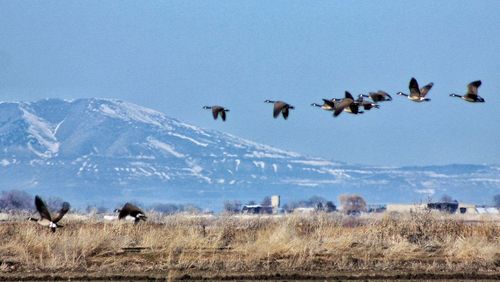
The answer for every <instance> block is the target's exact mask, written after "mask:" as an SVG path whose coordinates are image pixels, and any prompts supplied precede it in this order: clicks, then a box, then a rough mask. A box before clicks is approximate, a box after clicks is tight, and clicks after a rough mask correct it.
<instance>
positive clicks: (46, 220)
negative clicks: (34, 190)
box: [28, 195, 70, 232]
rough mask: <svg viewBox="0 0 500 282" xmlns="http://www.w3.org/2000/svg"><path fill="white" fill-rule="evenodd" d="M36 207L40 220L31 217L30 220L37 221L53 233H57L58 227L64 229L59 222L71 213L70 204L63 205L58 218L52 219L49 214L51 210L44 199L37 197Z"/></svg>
mask: <svg viewBox="0 0 500 282" xmlns="http://www.w3.org/2000/svg"><path fill="white" fill-rule="evenodd" d="M35 206H36V210H37V211H38V213H39V214H40V218H39V219H36V218H32V217H29V218H28V220H31V221H36V222H37V223H38V224H40V225H42V226H47V227H49V228H50V230H51V231H52V232H56V228H58V227H63V226H62V225H59V224H58V222H59V221H60V220H61V219H62V218H63V216H64V215H65V214H66V213H67V212H68V211H69V208H70V205H69V203H68V202H64V203H62V207H61V210H59V213H58V214H57V216H55V217H52V215H51V214H50V212H49V209H48V208H47V205H45V203H44V202H43V200H42V198H40V197H39V196H38V195H37V196H35Z"/></svg>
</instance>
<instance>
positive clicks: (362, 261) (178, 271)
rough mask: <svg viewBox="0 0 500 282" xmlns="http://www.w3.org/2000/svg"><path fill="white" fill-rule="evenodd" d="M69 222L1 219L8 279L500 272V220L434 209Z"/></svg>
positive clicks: (2, 272)
mask: <svg viewBox="0 0 500 282" xmlns="http://www.w3.org/2000/svg"><path fill="white" fill-rule="evenodd" d="M63 221H64V222H63V224H64V223H65V227H64V228H62V229H59V230H58V231H57V232H56V233H51V232H50V231H49V230H47V229H45V228H42V227H41V226H38V225H36V224H33V223H31V222H24V221H17V222H10V223H2V224H0V238H1V240H0V279H1V278H2V277H3V278H8V277H21V276H19V275H28V274H29V275H37V274H44V273H45V274H46V273H51V275H59V274H61V273H73V275H74V274H75V273H76V274H78V275H82V273H85V274H87V275H90V276H88V277H92V275H97V276H99V275H102V274H104V273H108V274H112V273H114V274H116V273H119V274H120V275H131V276H133V275H153V276H149V277H155V276H154V275H160V276H161V277H166V276H169V277H172V276H175V277H218V278H222V277H249V278H251V277H254V278H255V277H263V276H266V277H267V276H268V277H287V276H290V275H298V276H297V277H332V276H335V275H337V276H338V275H339V274H352V273H362V274H363V273H364V274H367V275H382V276H383V274H398V273H410V274H415V275H417V274H429V273H430V274H439V273H441V274H449V273H458V274H461V275H465V276H464V277H467V274H469V275H470V274H478V273H479V274H482V275H486V276H487V277H494V278H495V277H496V278H498V277H499V275H500V223H499V222H498V217H496V218H482V219H481V220H480V221H467V220H465V219H464V218H462V217H459V216H456V215H455V216H451V215H443V214H435V213H412V214H384V215H378V216H374V215H371V216H367V217H357V218H353V217H348V216H344V215H340V214H326V213H318V214H313V215H287V216H268V217H264V216H260V217H257V216H255V217H254V216H247V217H241V216H219V217H203V216H186V215H176V216H167V217H154V216H152V217H150V221H149V222H147V223H144V224H143V223H141V224H138V225H133V224H131V223H130V222H100V221H99V220H97V219H90V220H77V219H71V216H70V215H69V216H68V218H67V219H64V220H63ZM135 247H137V249H135ZM142 248H144V249H142ZM16 275H17V276H16ZM68 275H69V274H68ZM424 277H425V276H424ZM31 278H33V277H31ZM45 278H46V277H45Z"/></svg>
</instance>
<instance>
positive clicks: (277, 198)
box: [271, 195, 280, 209]
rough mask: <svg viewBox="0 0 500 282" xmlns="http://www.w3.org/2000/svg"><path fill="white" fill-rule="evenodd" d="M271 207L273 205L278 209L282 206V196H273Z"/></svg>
mask: <svg viewBox="0 0 500 282" xmlns="http://www.w3.org/2000/svg"><path fill="white" fill-rule="evenodd" d="M271 207H273V208H274V209H277V208H279V207H280V196H279V195H274V196H271Z"/></svg>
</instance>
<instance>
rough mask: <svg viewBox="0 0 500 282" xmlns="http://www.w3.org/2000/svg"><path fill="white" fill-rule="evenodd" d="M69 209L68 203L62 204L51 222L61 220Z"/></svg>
mask: <svg viewBox="0 0 500 282" xmlns="http://www.w3.org/2000/svg"><path fill="white" fill-rule="evenodd" d="M69 208H70V205H69V203H68V202H64V203H63V204H62V207H61V209H60V210H59V213H58V214H57V216H56V217H55V218H54V220H52V222H54V223H57V222H58V221H59V220H61V218H63V216H64V215H65V214H66V213H67V212H68V211H69Z"/></svg>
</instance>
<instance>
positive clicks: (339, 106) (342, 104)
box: [333, 99, 353, 117]
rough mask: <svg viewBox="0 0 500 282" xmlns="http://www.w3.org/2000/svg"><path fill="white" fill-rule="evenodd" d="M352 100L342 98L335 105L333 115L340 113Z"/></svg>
mask: <svg viewBox="0 0 500 282" xmlns="http://www.w3.org/2000/svg"><path fill="white" fill-rule="evenodd" d="M352 102H353V100H352V99H344V100H342V101H341V102H340V103H338V104H337V106H336V107H335V112H334V113H333V116H334V117H336V116H338V115H340V113H342V111H343V110H344V109H345V108H347V107H349V106H350V105H351V104H352Z"/></svg>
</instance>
